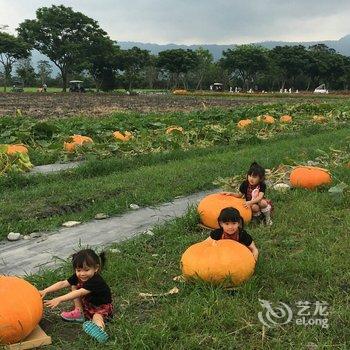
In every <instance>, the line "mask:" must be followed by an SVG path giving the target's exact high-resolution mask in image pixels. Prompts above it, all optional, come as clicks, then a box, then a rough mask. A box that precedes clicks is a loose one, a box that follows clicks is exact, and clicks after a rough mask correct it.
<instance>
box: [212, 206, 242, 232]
mask: <svg viewBox="0 0 350 350" xmlns="http://www.w3.org/2000/svg"><path fill="white" fill-rule="evenodd" d="M220 222H239V225H240V227H241V228H243V219H242V217H241V214H240V213H239V211H238V210H237V209H236V208H233V207H227V208H224V209H222V210H221V212H220V215H219V217H218V223H219V226H220V227H221V225H220Z"/></svg>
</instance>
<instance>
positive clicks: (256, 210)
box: [251, 204, 261, 217]
mask: <svg viewBox="0 0 350 350" xmlns="http://www.w3.org/2000/svg"><path fill="white" fill-rule="evenodd" d="M251 208H252V212H253V216H255V217H257V216H259V215H260V214H261V211H260V208H259V206H258V205H257V204H253V205H252V207H251Z"/></svg>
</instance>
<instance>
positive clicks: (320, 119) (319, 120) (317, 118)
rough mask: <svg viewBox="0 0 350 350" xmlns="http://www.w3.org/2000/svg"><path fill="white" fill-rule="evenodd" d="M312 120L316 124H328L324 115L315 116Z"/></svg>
mask: <svg viewBox="0 0 350 350" xmlns="http://www.w3.org/2000/svg"><path fill="white" fill-rule="evenodd" d="M312 120H313V121H314V122H315V123H320V124H323V123H326V122H327V118H326V117H324V116H323V115H314V116H313V117H312Z"/></svg>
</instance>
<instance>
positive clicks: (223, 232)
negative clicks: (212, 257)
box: [210, 207, 259, 261]
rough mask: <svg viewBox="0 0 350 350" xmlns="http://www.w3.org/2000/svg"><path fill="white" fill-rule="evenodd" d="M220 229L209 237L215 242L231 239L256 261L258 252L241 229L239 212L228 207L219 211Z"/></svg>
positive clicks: (248, 235) (241, 220)
mask: <svg viewBox="0 0 350 350" xmlns="http://www.w3.org/2000/svg"><path fill="white" fill-rule="evenodd" d="M218 223H219V226H220V228H218V229H216V230H213V231H212V232H211V233H210V237H211V238H212V239H215V240H217V241H218V240H219V239H232V240H234V241H237V242H239V243H241V244H243V245H245V246H246V247H247V248H248V249H249V250H250V251H251V252H252V254H253V256H254V259H255V261H256V260H258V256H259V251H258V248H257V247H256V246H255V244H254V241H253V239H252V237H251V236H250V234H248V233H247V232H246V231H245V230H244V229H243V219H242V217H241V216H240V214H239V211H238V210H237V209H235V208H232V207H228V208H224V209H222V210H221V212H220V215H219V217H218Z"/></svg>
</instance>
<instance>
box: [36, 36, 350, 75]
mask: <svg viewBox="0 0 350 350" xmlns="http://www.w3.org/2000/svg"><path fill="white" fill-rule="evenodd" d="M116 43H117V45H119V46H120V48H121V49H123V50H128V49H131V48H132V47H134V46H136V47H139V48H140V49H143V50H148V51H150V52H151V53H152V54H154V55H157V54H158V53H159V52H161V51H165V50H172V49H180V48H181V49H191V50H195V49H197V48H199V47H202V48H204V49H207V50H209V51H210V52H211V53H212V55H213V57H214V60H215V61H217V60H218V59H220V57H221V55H222V51H224V50H227V49H229V48H233V47H234V46H235V44H232V45H217V44H203V45H179V44H164V45H161V44H153V43H140V42H135V41H118V42H116ZM254 44H257V45H261V46H263V47H266V48H268V49H273V48H274V47H276V46H284V45H290V46H291V45H303V46H305V47H309V46H311V45H315V44H325V45H327V46H328V47H330V48H332V49H334V50H336V51H337V52H339V53H340V54H342V55H345V56H350V34H349V35H346V36H344V37H342V38H340V39H339V40H324V41H308V42H288V41H263V42H257V43H254ZM45 59H46V60H49V59H48V58H47V57H46V56H44V55H42V54H41V53H40V52H38V51H35V50H34V51H33V52H32V63H33V66H34V67H36V65H37V62H38V61H39V60H45ZM57 73H58V69H57V67H56V66H53V74H54V75H56V74H57Z"/></svg>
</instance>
